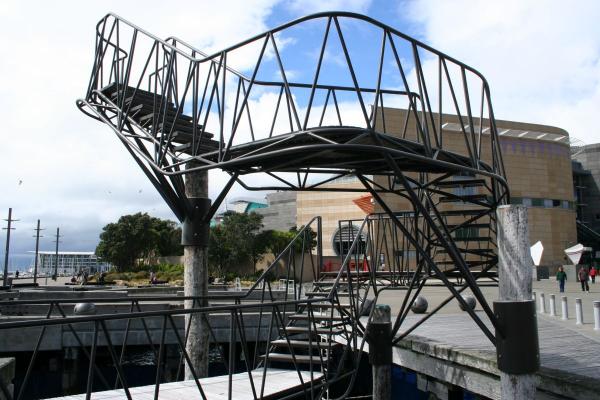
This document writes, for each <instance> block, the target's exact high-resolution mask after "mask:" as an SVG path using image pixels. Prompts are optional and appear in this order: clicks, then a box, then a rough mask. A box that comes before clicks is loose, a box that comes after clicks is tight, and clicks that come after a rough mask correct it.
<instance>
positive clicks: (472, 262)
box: [435, 260, 490, 268]
mask: <svg viewBox="0 0 600 400" xmlns="http://www.w3.org/2000/svg"><path fill="white" fill-rule="evenodd" d="M489 262H490V261H489V260H485V261H467V262H466V263H467V265H468V266H469V268H472V267H476V266H480V265H484V264H489ZM435 263H436V264H437V265H455V262H454V261H452V260H446V261H436V262H435Z"/></svg>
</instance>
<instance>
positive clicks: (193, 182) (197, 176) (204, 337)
mask: <svg viewBox="0 0 600 400" xmlns="http://www.w3.org/2000/svg"><path fill="white" fill-rule="evenodd" d="M192 166H193V165H192ZM185 194H186V196H187V197H188V199H190V202H191V204H192V205H194V204H195V203H194V201H193V200H194V199H208V173H207V172H191V173H188V174H186V176H185ZM200 208H201V207H200ZM196 211H198V213H201V212H202V211H203V210H202V209H198V210H196ZM189 213H190V214H192V215H187V216H186V221H185V222H184V231H185V230H186V229H187V230H188V232H184V233H183V244H184V252H183V265H184V278H183V279H184V288H183V291H184V295H185V296H207V295H208V254H207V244H208V229H207V227H205V229H200V233H198V232H196V231H194V232H189V231H190V229H191V225H193V223H192V222H193V221H192V220H194V219H196V220H197V219H198V217H199V214H198V215H194V214H195V213H194V212H193V210H190V212H189ZM194 217H195V218H194ZM188 220H189V222H190V224H189V225H190V227H188V226H187V225H188ZM186 233H187V235H186ZM198 236H206V237H205V238H203V237H200V238H198ZM194 239H199V240H198V242H200V243H201V244H195V245H190V244H189V243H193V242H194ZM207 305H208V302H207V301H206V300H203V301H200V302H196V304H195V305H194V304H193V302H192V301H191V300H186V301H185V308H192V307H193V306H195V307H196V308H197V307H206V306H207ZM190 319H191V323H190ZM185 324H186V327H187V326H188V324H189V331H188V332H187V334H188V339H187V343H186V346H185V348H186V351H187V353H188V355H189V356H190V359H191V362H192V365H193V366H194V369H195V370H196V374H197V375H198V377H199V378H201V377H207V376H208V351H209V326H208V320H207V316H206V315H199V314H196V315H189V314H188V315H186V317H185ZM185 379H193V375H192V373H191V370H190V368H189V367H188V366H187V364H186V368H185Z"/></svg>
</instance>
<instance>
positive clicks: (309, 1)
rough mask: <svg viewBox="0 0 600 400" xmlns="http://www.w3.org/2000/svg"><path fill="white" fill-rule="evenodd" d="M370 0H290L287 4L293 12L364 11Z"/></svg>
mask: <svg viewBox="0 0 600 400" xmlns="http://www.w3.org/2000/svg"><path fill="white" fill-rule="evenodd" d="M371 2H372V0H291V1H288V3H287V6H288V7H289V9H290V10H291V11H293V12H296V13H299V14H302V15H306V14H312V13H317V12H322V11H341V10H344V11H352V12H357V13H366V12H367V10H368V9H369V6H370V5H371Z"/></svg>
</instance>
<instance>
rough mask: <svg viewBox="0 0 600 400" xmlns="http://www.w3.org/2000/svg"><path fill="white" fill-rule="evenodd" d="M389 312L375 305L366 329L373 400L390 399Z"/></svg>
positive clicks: (386, 306)
mask: <svg viewBox="0 0 600 400" xmlns="http://www.w3.org/2000/svg"><path fill="white" fill-rule="evenodd" d="M391 328H392V322H391V310H390V306H388V305H383V304H380V305H377V306H375V310H373V317H372V318H371V322H369V326H368V328H367V331H368V335H369V361H370V363H371V365H372V368H373V400H391V398H392V337H391Z"/></svg>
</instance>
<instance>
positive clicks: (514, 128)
mask: <svg viewBox="0 0 600 400" xmlns="http://www.w3.org/2000/svg"><path fill="white" fill-rule="evenodd" d="M434 117H436V118H437V116H435V115H434ZM412 118H413V117H412V114H410V115H407V111H406V110H402V109H391V108H386V109H385V119H386V126H387V132H388V134H392V135H400V134H402V132H403V129H404V126H405V124H406V125H407V126H408V127H409V129H408V133H407V135H408V136H409V137H412V138H414V137H416V136H417V135H416V124H415V123H414V122H412V121H411V120H412ZM444 120H445V121H447V123H445V124H444V125H443V126H442V129H443V134H444V141H445V147H446V148H447V150H451V151H454V152H456V153H458V154H463V155H464V154H466V150H465V142H464V137H463V135H462V134H460V130H461V129H460V126H459V124H458V122H459V119H458V117H456V116H449V115H445V116H444ZM407 121H409V122H408V123H407ZM496 126H497V129H498V135H499V141H500V145H501V146H502V156H503V159H504V167H505V169H506V176H507V180H508V184H509V186H510V192H511V203H513V204H523V205H525V206H527V208H528V210H529V239H530V242H531V244H534V243H536V242H537V241H541V242H542V243H543V246H544V253H543V256H542V261H541V265H545V266H558V265H561V264H563V263H564V262H565V261H564V257H565V254H564V249H566V248H567V247H570V246H573V245H574V244H576V243H577V229H576V223H575V221H576V213H575V211H576V201H575V195H574V191H573V177H572V169H571V153H570V141H569V134H568V133H567V132H566V131H565V130H563V129H560V128H556V127H552V126H546V125H539V124H530V123H522V122H514V121H503V120H496ZM489 140H490V136H489V135H486V134H485V133H484V134H483V136H482V141H483V143H484V144H482V145H481V147H482V148H489V146H488V145H487V143H489ZM486 146H488V147H486ZM599 155H600V145H595V146H590V148H589V149H586V152H583V153H581V156H580V157H578V158H577V159H578V161H581V162H582V163H584V164H585V163H586V161H585V160H583V158H585V157H588V159H589V163H588V165H587V166H586V165H584V168H586V169H589V170H590V171H591V173H590V176H592V175H594V173H595V174H596V175H595V176H596V177H597V178H596V180H595V181H594V182H595V184H596V183H600V158H599V157H598V156H599ZM482 159H483V160H484V161H486V162H488V163H489V162H490V159H491V155H490V154H487V153H485V152H484V153H482ZM580 159H581V160H580ZM594 171H596V172H594ZM385 179H388V178H387V177H381V176H376V177H375V181H376V183H379V184H381V183H383V180H385ZM456 179H460V177H457V178H456ZM329 186H330V187H331V188H341V187H342V186H343V187H344V188H345V189H346V190H352V189H357V190H358V189H362V188H363V185H362V184H361V183H360V182H359V181H358V180H357V179H356V178H355V177H344V178H342V179H339V180H336V181H332V182H331V184H328V185H323V186H322V188H323V189H325V188H327V187H329ZM590 186H591V183H590ZM595 187H596V189H595V190H596V191H594V190H592V189H590V190H589V191H588V192H587V196H588V197H589V200H588V201H585V202H586V203H588V208H587V209H586V213H587V215H588V216H587V218H588V220H590V222H592V221H593V222H595V221H598V223H600V201H599V199H598V197H593V196H598V191H597V188H598V186H595ZM479 190H480V189H478V188H471V187H464V188H463V187H458V188H456V193H455V194H456V195H475V194H477V193H479V192H478V191H479ZM382 197H383V198H384V199H385V200H386V201H387V204H388V205H389V206H390V207H392V209H393V210H394V211H403V210H411V209H412V208H411V206H410V204H409V203H408V201H405V200H404V199H402V198H399V197H398V196H396V195H388V194H382ZM370 201H371V200H370V198H369V197H368V196H365V195H364V193H352V192H349V191H347V192H339V191H338V192H333V191H331V192H325V191H321V192H319V191H312V192H310V191H309V192H300V193H299V194H298V201H297V202H298V213H297V224H299V225H301V224H303V223H306V222H307V221H309V220H310V219H311V218H312V217H314V216H316V215H321V216H322V217H323V254H324V255H325V256H335V255H337V254H338V253H339V249H340V248H345V247H346V246H348V245H349V243H350V242H351V240H352V238H354V237H356V233H357V232H358V226H359V225H354V226H352V227H346V226H341V225H340V224H339V221H340V220H359V221H360V220H362V219H363V218H364V216H365V215H366V214H367V213H369V212H371V210H374V211H375V212H382V211H383V209H382V208H381V207H380V206H379V205H378V204H376V203H371V202H370ZM590 203H593V204H594V206H589V204H590ZM468 206H469V205H468V204H463V203H462V202H460V201H455V202H448V203H445V204H444V205H443V209H444V210H446V209H448V210H450V209H461V208H465V207H468ZM440 208H441V206H440ZM357 224H358V223H357ZM488 229H489V228H488ZM480 230H481V232H479V231H477V232H471V231H469V235H472V236H484V234H487V231H485V229H480Z"/></svg>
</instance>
